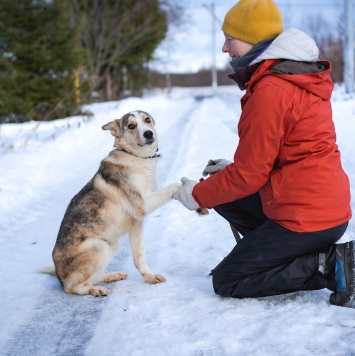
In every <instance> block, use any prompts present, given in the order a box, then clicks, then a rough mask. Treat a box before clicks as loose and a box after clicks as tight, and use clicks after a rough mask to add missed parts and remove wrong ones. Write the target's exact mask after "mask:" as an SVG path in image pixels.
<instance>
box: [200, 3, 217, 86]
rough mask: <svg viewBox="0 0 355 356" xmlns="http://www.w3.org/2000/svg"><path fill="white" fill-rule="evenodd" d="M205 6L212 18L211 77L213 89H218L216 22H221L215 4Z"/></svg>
mask: <svg viewBox="0 0 355 356" xmlns="http://www.w3.org/2000/svg"><path fill="white" fill-rule="evenodd" d="M203 6H204V7H205V8H206V9H207V10H208V12H210V14H211V16H212V64H211V76H212V89H216V88H217V85H218V84H217V67H216V21H217V22H220V21H219V20H218V18H217V17H216V14H215V11H214V3H212V4H211V6H208V5H206V4H203Z"/></svg>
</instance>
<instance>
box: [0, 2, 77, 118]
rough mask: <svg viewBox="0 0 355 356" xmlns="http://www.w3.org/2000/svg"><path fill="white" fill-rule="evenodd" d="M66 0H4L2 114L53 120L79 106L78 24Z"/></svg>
mask: <svg viewBox="0 0 355 356" xmlns="http://www.w3.org/2000/svg"><path fill="white" fill-rule="evenodd" d="M65 5H66V1H64V0H52V1H48V0H1V1H0V117H8V116H9V115H16V116H24V117H26V118H31V119H37V120H38V119H41V120H43V119H53V118H57V117H60V116H61V115H67V114H68V111H69V110H70V109H71V108H73V107H74V106H75V100H74V90H73V85H74V84H73V83H74V79H73V70H74V69H75V68H76V67H77V66H78V54H77V53H76V52H75V51H76V50H75V44H76V39H75V29H74V28H73V27H70V26H69V16H68V15H67V12H66V9H65Z"/></svg>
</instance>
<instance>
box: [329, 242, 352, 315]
mask: <svg viewBox="0 0 355 356" xmlns="http://www.w3.org/2000/svg"><path fill="white" fill-rule="evenodd" d="M354 259H355V257H354V241H350V242H346V243H343V244H338V245H337V248H336V268H335V280H336V282H337V287H336V292H335V293H332V294H331V295H330V304H334V305H338V306H343V307H351V308H355V271H354Z"/></svg>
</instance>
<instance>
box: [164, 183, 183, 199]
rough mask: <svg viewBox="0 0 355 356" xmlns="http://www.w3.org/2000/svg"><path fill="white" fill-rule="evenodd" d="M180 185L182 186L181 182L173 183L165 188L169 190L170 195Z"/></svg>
mask: <svg viewBox="0 0 355 356" xmlns="http://www.w3.org/2000/svg"><path fill="white" fill-rule="evenodd" d="M181 187H182V184H181V183H173V184H170V185H168V186H167V188H168V189H169V191H170V192H171V196H173V194H174V193H176V192H177V191H178V190H179V189H180V188H181Z"/></svg>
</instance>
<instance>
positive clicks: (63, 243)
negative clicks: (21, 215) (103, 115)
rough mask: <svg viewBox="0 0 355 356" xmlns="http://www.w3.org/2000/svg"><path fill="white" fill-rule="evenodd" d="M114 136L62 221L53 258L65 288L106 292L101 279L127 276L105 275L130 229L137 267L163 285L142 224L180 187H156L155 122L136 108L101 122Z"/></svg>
mask: <svg viewBox="0 0 355 356" xmlns="http://www.w3.org/2000/svg"><path fill="white" fill-rule="evenodd" d="M102 129H103V130H109V131H110V132H111V134H112V136H114V138H115V139H114V149H113V150H112V151H111V152H110V153H109V155H108V156H107V157H106V158H104V159H103V160H102V161H101V164H100V167H99V169H98V171H97V173H96V174H95V175H94V177H93V178H92V179H91V180H90V181H89V182H88V183H87V184H86V185H85V186H84V187H83V188H82V189H81V190H80V192H79V193H78V194H76V195H75V196H74V198H73V199H72V200H71V201H70V204H69V205H68V207H67V210H66V212H65V214H64V217H63V220H62V222H61V225H60V228H59V232H58V236H57V240H56V243H55V246H54V249H53V253H52V257H53V261H54V270H53V268H52V269H42V270H41V272H43V273H50V274H55V275H56V276H57V277H58V279H59V281H60V283H61V285H62V287H63V289H64V290H65V292H67V293H70V294H78V295H86V294H89V295H93V296H95V297H102V296H108V295H109V291H108V290H107V288H105V287H104V286H101V285H97V283H99V282H106V283H109V282H114V281H120V280H123V279H126V278H127V274H126V273H124V272H111V273H104V270H105V268H106V266H107V265H108V263H109V262H110V260H111V258H112V257H113V255H114V254H115V253H116V252H117V251H118V250H119V242H120V237H122V236H123V235H125V234H126V233H128V235H129V239H130V244H131V250H132V255H133V260H134V264H135V266H136V268H137V269H138V270H139V272H140V273H141V275H142V276H143V278H144V280H145V282H147V283H152V284H155V283H161V282H164V281H165V277H163V276H162V275H160V274H154V273H152V271H151V270H150V268H149V267H148V265H147V263H146V256H145V255H146V254H145V250H144V244H143V238H142V228H143V221H144V218H145V216H146V215H147V214H149V213H151V212H152V211H153V210H155V209H157V208H159V207H161V206H162V205H164V204H165V203H167V202H168V201H169V200H171V199H172V195H173V194H174V193H175V192H176V191H177V190H178V189H179V188H180V187H181V184H180V183H175V184H170V185H168V186H167V187H165V188H163V189H161V190H158V191H157V190H156V188H157V184H156V177H155V173H156V165H157V161H158V159H159V157H160V155H158V154H157V153H156V152H157V150H158V140H157V134H156V130H155V121H154V119H153V117H152V116H151V115H150V114H148V113H147V112H144V111H141V110H137V111H132V112H129V113H127V114H125V115H124V116H123V117H122V118H120V119H118V120H114V121H112V122H109V123H108V124H106V125H104V126H102Z"/></svg>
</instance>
